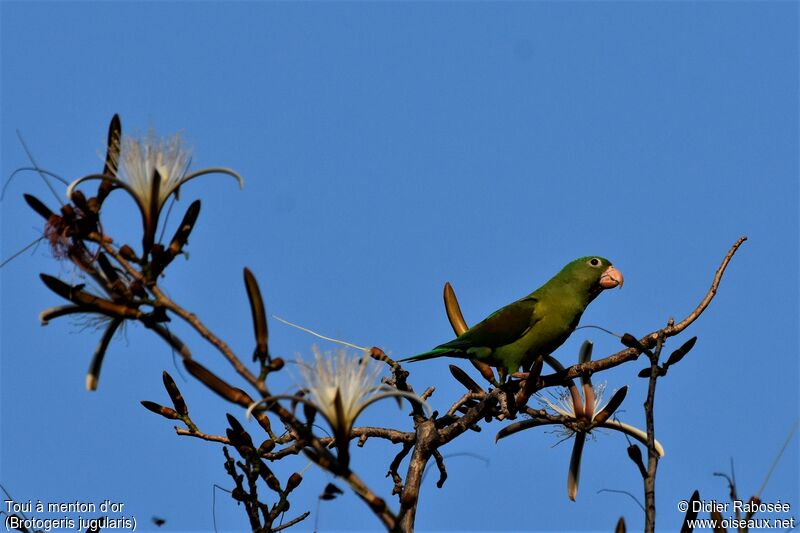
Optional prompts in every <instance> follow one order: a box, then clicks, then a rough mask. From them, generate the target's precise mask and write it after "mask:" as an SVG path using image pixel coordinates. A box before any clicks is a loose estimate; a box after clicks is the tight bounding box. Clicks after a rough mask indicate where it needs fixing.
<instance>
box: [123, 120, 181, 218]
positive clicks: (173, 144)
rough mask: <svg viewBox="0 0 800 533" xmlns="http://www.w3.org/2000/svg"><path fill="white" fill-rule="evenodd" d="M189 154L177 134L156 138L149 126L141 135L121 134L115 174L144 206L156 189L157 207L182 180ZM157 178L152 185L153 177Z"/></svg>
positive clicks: (147, 203) (151, 202) (150, 202)
mask: <svg viewBox="0 0 800 533" xmlns="http://www.w3.org/2000/svg"><path fill="white" fill-rule="evenodd" d="M190 160H191V154H190V152H189V149H188V147H187V146H186V145H185V144H184V142H183V139H182V138H181V136H180V134H175V135H174V136H173V137H172V138H170V139H160V138H158V137H157V136H156V134H155V132H154V131H153V130H150V131H149V132H148V133H147V136H146V137H145V138H143V139H137V138H136V137H128V136H125V137H123V138H122V143H121V146H120V155H119V162H118V167H117V168H118V177H120V178H122V179H123V180H125V182H126V183H127V184H128V185H129V186H130V188H131V191H132V193H133V194H134V196H136V197H137V198H138V199H139V201H140V203H141V204H142V205H144V206H151V205H153V199H152V193H153V191H154V190H157V192H158V198H157V199H156V203H155V205H157V206H158V208H159V209H160V208H161V207H162V206H163V205H164V203H165V202H166V201H167V198H169V195H170V194H172V193H173V192H175V191H176V190H177V188H178V187H180V186H181V184H182V183H183V182H184V181H185V179H184V178H185V176H186V172H187V170H188V168H189V161H190ZM156 179H157V180H159V183H158V186H157V187H154V184H153V181H154V180H156Z"/></svg>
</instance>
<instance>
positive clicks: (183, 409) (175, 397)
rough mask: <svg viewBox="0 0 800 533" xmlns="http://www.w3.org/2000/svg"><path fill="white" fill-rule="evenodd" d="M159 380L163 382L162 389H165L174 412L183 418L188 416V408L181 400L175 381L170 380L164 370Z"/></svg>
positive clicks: (181, 396) (170, 377)
mask: <svg viewBox="0 0 800 533" xmlns="http://www.w3.org/2000/svg"><path fill="white" fill-rule="evenodd" d="M161 379H162V380H163V381H164V388H165V389H167V394H169V397H170V399H171V400H172V405H173V406H175V410H176V411H178V412H179V413H180V414H182V415H184V416H186V415H188V414H189V408H188V407H187V406H186V402H185V401H184V400H183V395H182V394H181V391H180V389H178V386H177V385H176V384H175V380H174V379H172V376H170V375H169V374H168V373H167V371H166V370H164V372H163V373H162V374H161Z"/></svg>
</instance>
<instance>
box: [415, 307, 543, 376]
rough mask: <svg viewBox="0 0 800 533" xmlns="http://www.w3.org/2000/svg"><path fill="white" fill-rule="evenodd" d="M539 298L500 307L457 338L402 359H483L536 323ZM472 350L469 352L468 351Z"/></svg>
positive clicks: (520, 335) (514, 339) (517, 337)
mask: <svg viewBox="0 0 800 533" xmlns="http://www.w3.org/2000/svg"><path fill="white" fill-rule="evenodd" d="M535 310H536V298H533V297H531V296H527V297H525V298H522V299H521V300H517V301H516V302H514V303H511V304H508V305H507V306H505V307H503V308H502V309H498V310H497V311H495V312H494V313H492V314H491V315H489V316H488V317H487V318H486V319H484V320H483V321H481V322H479V323H477V324H475V325H474V326H472V327H471V328H469V329H468V330H467V331H465V332H464V333H463V334H462V335H461V336H459V337H458V338H456V339H453V340H451V341H450V342H446V343H444V344H440V345H439V346H437V347H436V348H434V349H433V350H431V351H429V352H425V353H422V354H419V355H416V356H414V357H409V358H407V359H401V362H402V361H424V360H425V359H432V358H434V357H441V356H443V355H449V356H451V357H465V358H476V359H481V358H482V356H483V355H484V353H483V352H485V353H486V355H488V354H491V352H492V350H494V349H495V348H498V347H500V346H505V345H506V344H511V343H512V342H514V341H516V340H517V339H519V338H520V337H522V336H523V335H524V334H525V332H526V331H528V330H529V329H530V328H531V326H533V324H534V323H535V322H536V320H537V319H536V316H535ZM468 350H469V353H468Z"/></svg>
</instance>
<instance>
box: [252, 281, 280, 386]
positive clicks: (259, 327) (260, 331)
mask: <svg viewBox="0 0 800 533" xmlns="http://www.w3.org/2000/svg"><path fill="white" fill-rule="evenodd" d="M244 285H245V288H246V289H247V298H248V300H249V301H250V312H251V314H252V316H253V332H254V333H255V337H256V347H255V350H254V351H253V361H261V363H262V364H263V363H264V362H265V361H267V360H268V359H269V344H268V341H269V330H268V329H267V312H266V309H265V308H264V299H263V298H262V297H261V289H259V287H258V282H257V281H256V278H255V276H254V275H253V273H252V272H250V270H249V269H248V268H245V269H244ZM275 370H278V369H277V368H276V369H275Z"/></svg>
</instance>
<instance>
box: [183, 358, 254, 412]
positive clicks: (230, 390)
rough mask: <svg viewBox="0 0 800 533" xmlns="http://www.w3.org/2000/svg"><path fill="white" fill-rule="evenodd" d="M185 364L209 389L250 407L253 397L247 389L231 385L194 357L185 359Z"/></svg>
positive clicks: (231, 400)
mask: <svg viewBox="0 0 800 533" xmlns="http://www.w3.org/2000/svg"><path fill="white" fill-rule="evenodd" d="M183 365H184V366H185V367H186V370H188V371H189V373H190V374H191V375H192V376H194V377H195V378H197V379H198V380H200V381H202V382H203V383H204V384H205V385H206V386H207V387H208V388H209V389H211V390H212V391H214V392H216V393H217V394H218V395H220V396H221V397H223V398H225V399H226V400H228V401H229V402H231V403H235V404H238V405H241V406H242V407H250V405H251V404H252V403H253V399H252V398H251V397H250V395H249V394H247V393H246V392H245V391H243V390H242V389H239V388H237V387H231V386H230V385H228V384H227V383H226V382H225V381H223V380H222V379H220V378H219V377H217V375H216V374H214V373H213V372H211V371H210V370H208V369H207V368H206V367H204V366H203V365H201V364H200V363H198V362H197V361H195V360H194V359H184V360H183Z"/></svg>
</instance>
